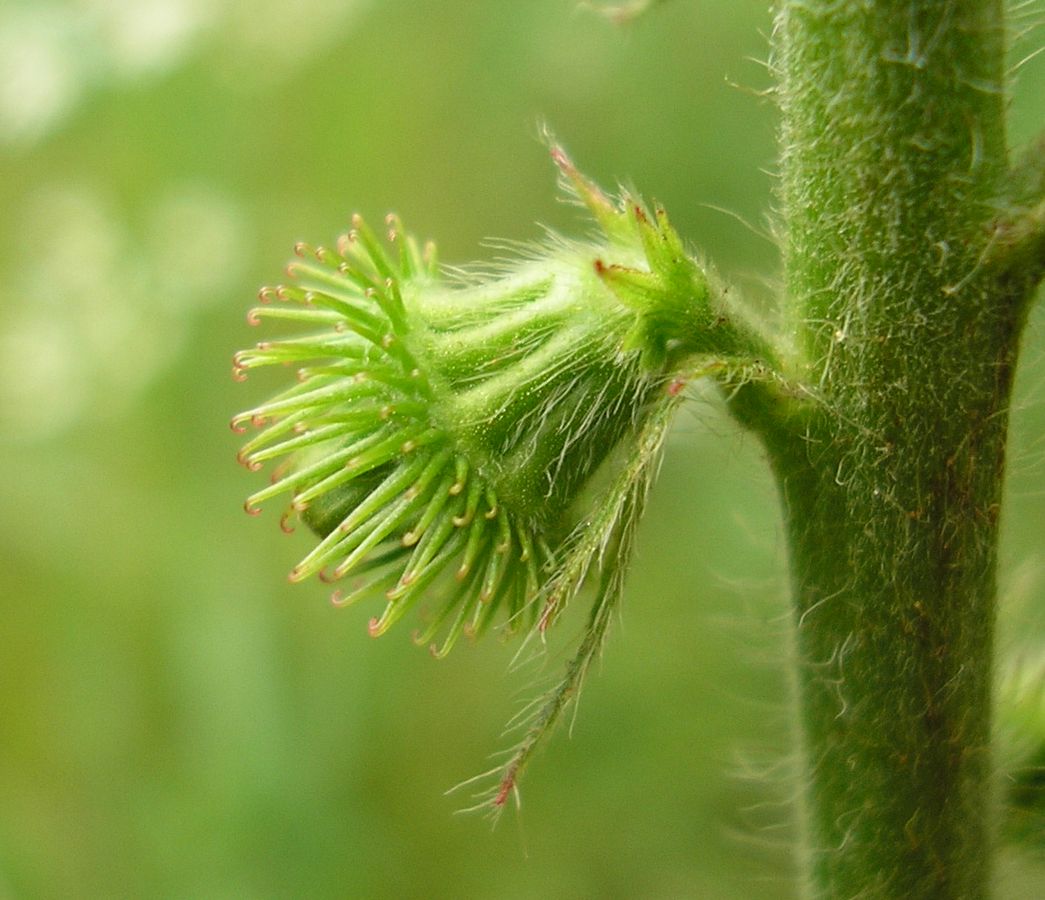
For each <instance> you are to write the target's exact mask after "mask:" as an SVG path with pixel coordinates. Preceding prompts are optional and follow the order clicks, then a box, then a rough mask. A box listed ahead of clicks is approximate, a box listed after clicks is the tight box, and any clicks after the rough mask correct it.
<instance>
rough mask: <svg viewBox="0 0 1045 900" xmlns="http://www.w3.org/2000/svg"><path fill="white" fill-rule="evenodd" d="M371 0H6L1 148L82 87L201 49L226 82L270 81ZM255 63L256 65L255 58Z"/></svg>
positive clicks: (92, 88)
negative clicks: (247, 75) (243, 74)
mask: <svg viewBox="0 0 1045 900" xmlns="http://www.w3.org/2000/svg"><path fill="white" fill-rule="evenodd" d="M369 2H370V0H297V2H294V3H287V2H285V0H254V2H251V3H242V2H238V0H51V2H47V0H5V2H4V4H3V5H2V6H0V149H2V148H3V147H4V146H7V147H11V148H14V149H24V148H27V147H30V146H32V145H33V144H35V143H36V142H38V141H39V140H41V139H42V138H44V137H46V136H47V135H48V134H50V133H51V132H53V131H54V130H55V129H56V128H57V127H59V126H60V125H61V123H62V122H63V121H64V120H65V119H66V118H67V117H68V116H69V115H70V114H71V113H72V112H73V111H74V110H75V109H76V106H77V104H78V103H79V102H80V101H81V100H82V99H84V98H85V97H87V96H89V95H90V94H91V93H93V92H96V91H99V90H105V89H109V88H116V89H119V88H121V87H124V86H127V85H129V84H134V85H135V86H137V85H140V83H141V81H142V79H144V78H147V77H158V76H160V75H163V74H165V73H167V72H170V71H171V70H173V69H175V68H177V67H179V66H182V65H185V64H187V63H189V62H190V61H192V60H194V59H196V58H197V57H199V56H201V55H204V54H206V56H207V59H208V60H211V61H213V63H214V65H215V68H216V69H217V71H218V73H219V74H224V75H229V74H231V75H233V76H234V75H235V73H236V72H237V71H242V69H243V67H245V66H246V67H249V68H250V71H251V73H252V78H251V79H248V80H243V79H236V78H231V79H228V80H229V81H230V82H231V83H233V84H235V83H238V82H239V81H244V82H246V81H249V82H250V83H252V84H256V83H257V81H258V75H261V76H263V77H262V78H261V81H262V83H263V84H264V83H272V82H274V81H279V80H281V79H283V78H285V77H287V76H288V75H290V74H291V73H292V72H293V71H294V69H295V68H296V67H297V66H298V65H299V64H301V63H302V62H304V61H306V60H308V59H310V58H314V56H315V54H317V53H319V52H321V51H322V50H323V49H324V48H325V47H327V46H330V45H332V44H334V43H337V42H339V41H341V40H343V39H344V37H345V33H346V31H347V30H348V28H349V27H350V26H351V25H352V24H353V22H354V21H355V20H356V14H357V13H359V12H360V11H362V9H363V8H364V7H365V6H366V5H367V4H368V3H369ZM260 62H263V65H259V63H260Z"/></svg>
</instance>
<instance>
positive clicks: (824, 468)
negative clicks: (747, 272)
mask: <svg viewBox="0 0 1045 900" xmlns="http://www.w3.org/2000/svg"><path fill="white" fill-rule="evenodd" d="M774 42H775V44H774V54H775V60H774V62H775V64H776V67H777V69H778V72H779V78H780V98H781V111H782V130H781V138H782V180H781V211H782V214H783V217H784V221H785V224H786V229H787V234H786V245H785V277H786V287H787V292H788V303H789V309H790V312H791V314H792V327H793V330H794V334H795V338H796V341H795V343H796V345H797V346H798V347H799V348H800V350H801V359H800V360H799V361H798V362H797V363H796V366H797V367H798V368H800V369H803V370H804V372H805V380H806V382H807V383H808V384H809V385H810V388H811V391H812V393H813V394H815V399H814V400H812V401H811V402H810V403H809V404H807V405H806V406H807V408H806V409H804V410H803V411H800V412H795V413H793V414H791V415H789V416H787V417H786V418H782V417H780V416H779V415H777V416H773V415H770V414H768V413H767V412H766V407H765V404H764V403H763V402H762V399H761V398H760V397H759V396H758V390H757V387H754V388H752V389H750V390H746V391H739V392H737V394H736V395H735V396H734V398H733V405H734V411H735V412H736V413H737V415H738V417H739V418H740V419H741V420H742V421H744V422H745V423H747V424H748V425H750V426H751V427H753V428H754V429H755V430H757V431H759V432H760V434H761V435H762V437H763V439H764V442H765V444H766V446H767V449H768V451H769V455H770V459H771V463H772V466H773V468H774V470H775V473H776V475H777V477H778V481H779V485H780V491H781V495H782V500H783V507H784V514H785V520H786V528H787V534H788V539H789V546H790V557H791V567H792V584H793V592H794V603H795V625H796V631H797V638H796V645H797V655H798V684H799V692H800V709H801V726H802V736H803V738H802V739H803V745H804V746H803V750H804V754H805V758H806V766H807V768H806V779H807V785H806V807H807V810H806V822H805V826H806V841H805V843H806V851H807V859H808V866H809V873H808V874H809V885H810V890H811V893H812V894H813V895H815V896H817V897H831V898H850V897H882V898H885V897H889V898H894V897H895V898H905V900H912V898H930V897H931V898H934V900H942V898H958V897H961V898H980V897H985V896H987V895H988V892H989V882H990V877H991V865H990V858H991V849H992V841H993V823H992V818H993V816H992V795H991V784H992V766H991V755H990V746H989V733H990V720H991V716H990V708H991V672H992V637H993V631H994V618H995V598H996V589H995V568H996V558H997V545H998V511H999V503H1000V499H1001V490H1002V476H1003V471H1004V458H1005V440H1006V427H1007V409H1008V403H1009V396H1010V388H1011V383H1012V372H1013V367H1014V363H1015V358H1016V351H1017V345H1018V339H1019V332H1020V327H1021V325H1022V323H1023V318H1024V315H1025V309H1026V299H1027V296H1028V295H1029V292H1030V291H1031V290H1032V284H1031V283H1028V280H1027V279H1019V278H1013V277H1012V276H1011V273H1007V272H1005V271H1003V270H1002V269H1001V268H999V267H996V266H994V265H992V264H991V263H990V262H989V261H988V253H987V250H988V247H989V245H990V241H991V233H992V223H993V222H994V221H995V220H996V218H997V217H998V215H999V204H1000V202H1001V201H1000V199H999V198H1002V197H1004V196H1005V193H1006V178H1007V148H1006V139H1005V91H1004V53H1005V40H1004V20H1003V7H1002V3H1001V2H1000V0H948V2H942V0H830V2H827V0H823V2H820V0H781V2H780V3H779V4H778V11H777V21H776V29H775V35H774Z"/></svg>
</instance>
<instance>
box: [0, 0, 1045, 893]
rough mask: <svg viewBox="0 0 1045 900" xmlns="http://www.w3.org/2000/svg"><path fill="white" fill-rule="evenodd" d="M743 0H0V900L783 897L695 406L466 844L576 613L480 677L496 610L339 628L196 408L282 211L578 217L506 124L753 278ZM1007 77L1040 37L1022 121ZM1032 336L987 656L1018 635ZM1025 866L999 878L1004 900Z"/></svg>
mask: <svg viewBox="0 0 1045 900" xmlns="http://www.w3.org/2000/svg"><path fill="white" fill-rule="evenodd" d="M767 7H768V3H767V2H766V0H674V2H671V3H667V4H664V5H663V6H660V7H658V8H657V9H656V10H654V12H653V13H651V14H650V15H649V16H647V17H646V18H644V19H642V20H641V21H639V22H638V23H636V24H635V25H634V26H632V27H630V28H628V29H623V30H622V29H618V28H614V27H612V26H610V25H609V24H608V23H607V22H605V21H603V20H602V19H600V18H598V17H596V16H594V15H592V14H591V13H590V12H586V11H584V10H581V9H578V7H577V5H576V4H575V2H574V0H526V2H518V0H486V2H478V0H300V2H296V3H287V2H284V0H254V2H236V0H64V2H58V0H52V2H45V0H23V2H19V0H5V2H4V4H3V5H2V6H0V209H2V210H3V215H2V218H0V423H2V426H3V427H2V428H0V472H2V473H3V477H2V481H0V511H2V513H3V515H2V516H0V535H2V537H0V541H2V544H0V546H2V554H3V556H2V559H3V565H2V569H0V604H2V615H0V898H6V897H12V898H22V897H42V898H49V897H172V898H182V897H184V898H226V897H227V898H233V897H236V898H239V897H247V898H253V897H257V898H268V897H291V896H308V897H381V898H383V897H390V898H391V897H396V898H399V897H402V898H408V897H425V898H441V897H446V898H460V897H476V898H538V897H539V898H581V897H643V898H676V897H695V898H720V897H721V898H728V897H759V898H763V897H764V898H791V897H793V896H795V892H794V887H793V869H792V863H791V858H790V846H791V828H790V823H789V812H788V806H787V804H786V800H787V798H788V796H789V795H790V794H791V793H792V792H793V791H792V787H791V785H790V783H789V781H788V778H787V767H788V762H787V755H786V754H787V752H788V746H789V745H788V727H789V726H788V722H789V718H788V713H787V708H786V699H787V690H786V674H785V673H786V668H785V665H784V660H785V657H786V652H787V630H786V615H787V606H786V590H785V576H784V563H783V554H782V541H781V534H780V528H779V522H778V517H777V512H776V501H775V495H774V491H773V487H772V484H771V482H770V480H769V477H768V474H767V472H766V469H765V467H764V465H763V464H762V461H761V458H760V454H759V450H758V447H757V446H756V445H755V443H754V442H753V441H752V440H751V439H750V438H749V437H746V436H745V435H743V434H741V433H739V432H738V431H737V429H736V428H734V427H733V426H732V425H731V424H730V423H729V422H728V421H727V420H726V418H725V417H724V416H723V415H722V413H721V410H720V408H719V405H718V403H717V401H716V400H715V398H714V396H713V395H711V394H708V393H704V392H701V391H700V390H695V391H694V400H693V402H692V403H691V404H690V405H689V407H688V408H687V409H686V411H685V412H684V413H683V414H682V416H681V417H680V421H679V423H678V426H677V428H676V430H675V433H674V434H673V437H672V439H671V441H670V446H669V448H668V453H667V458H666V462H665V465H664V469H663V474H662V477H661V480H660V483H659V485H658V487H657V489H656V491H655V493H654V496H653V498H652V501H651V506H650V510H649V513H648V516H647V519H646V521H645V523H644V525H643V530H642V533H641V538H640V547H639V559H638V562H637V564H636V565H635V567H634V570H633V573H632V577H631V588H630V591H629V594H628V596H627V598H626V603H625V607H624V612H623V620H622V623H621V625H620V626H618V627H617V628H616V629H615V631H614V633H613V634H612V636H611V639H610V642H609V645H608V649H607V652H606V653H605V655H604V660H603V664H602V665H601V666H600V667H599V669H598V671H596V672H594V673H593V674H592V676H591V678H590V679H589V682H588V684H587V687H586V690H585V694H584V697H583V702H582V703H581V706H580V711H579V716H578V718H577V723H576V727H575V729H574V731H573V735H572V738H568V736H567V729H561V730H560V732H559V733H558V734H557V735H556V737H555V739H554V740H553V741H552V742H551V744H550V745H549V746H548V747H547V748H546V749H545V751H544V752H543V753H542V754H541V755H540V757H539V758H538V760H537V761H536V762H535V763H534V765H533V766H532V767H531V768H530V769H529V770H528V772H527V776H526V777H525V779H524V781H523V785H522V786H523V807H522V810H521V812H520V813H519V814H518V815H515V814H509V815H507V816H505V817H504V818H503V819H502V821H501V823H500V825H499V827H498V828H497V829H496V830H493V831H491V829H490V827H489V824H488V823H487V822H486V821H485V820H484V819H482V818H480V817H477V816H474V815H473V816H456V815H454V813H455V811H456V810H457V809H459V808H460V807H462V806H466V805H467V804H468V797H467V795H466V794H464V795H452V796H446V795H445V794H444V792H445V791H446V790H447V789H448V788H450V787H451V786H453V785H454V784H456V783H458V782H460V781H462V780H463V779H466V778H468V777H470V776H472V775H474V774H476V773H478V772H481V771H483V770H484V769H486V768H488V766H489V765H490V762H489V756H490V754H491V753H492V752H494V751H496V750H499V749H502V748H504V747H505V746H506V739H505V738H504V737H502V736H501V729H502V726H503V724H504V722H505V721H506V720H507V719H508V718H509V717H510V715H511V714H512V713H513V712H514V711H515V709H516V708H517V705H518V703H519V702H521V701H522V700H525V699H527V698H529V697H530V696H532V695H533V693H534V691H535V690H536V689H537V688H536V686H537V684H538V683H539V682H540V680H541V678H542V676H543V675H548V674H551V673H554V672H556V671H557V670H558V667H559V666H560V665H561V664H562V660H563V655H562V654H563V652H564V651H563V647H565V646H566V645H568V643H569V638H571V637H572V636H573V635H574V634H575V633H576V630H577V627H578V620H576V619H575V620H573V622H569V621H567V622H566V623H564V626H563V628H562V630H561V633H560V634H559V635H558V638H557V639H556V641H553V644H552V646H551V648H550V650H549V652H548V654H547V655H546V657H545V658H543V660H541V659H538V660H537V661H536V662H534V663H533V664H531V665H528V666H526V667H524V668H522V669H521V670H519V671H514V672H513V671H509V663H510V661H511V659H512V657H513V655H514V652H515V650H514V647H513V646H503V645H501V644H500V643H499V642H498V641H497V640H490V641H488V642H485V643H484V644H482V645H480V646H475V647H472V646H467V645H465V646H462V647H461V648H460V649H458V650H457V651H456V652H455V653H454V654H452V656H451V657H450V658H449V659H448V660H446V661H443V662H436V661H434V660H432V659H431V658H430V657H429V655H428V654H427V653H426V652H424V651H423V650H419V649H418V648H416V647H414V646H413V645H412V643H411V641H410V639H409V631H410V628H409V626H408V627H405V628H402V629H397V630H396V631H394V632H393V633H392V634H391V635H389V636H388V637H386V638H384V639H382V640H380V641H372V640H370V639H368V638H367V636H366V621H367V619H368V618H369V617H370V616H371V615H372V614H373V613H374V612H375V609H376V607H366V606H363V607H360V608H353V609H348V610H340V611H339V610H335V609H333V608H332V607H331V606H330V605H329V604H328V603H327V601H326V590H325V589H324V588H323V587H322V586H321V585H319V584H317V583H310V584H305V585H299V586H292V585H289V584H288V583H287V581H286V577H285V576H286V573H287V572H288V570H289V569H290V567H291V566H292V565H293V563H294V562H295V561H296V560H297V559H298V558H299V556H300V555H301V554H302V552H303V548H304V547H305V546H306V545H307V544H308V542H309V539H308V537H307V536H306V535H304V534H296V535H294V536H292V537H286V536H284V535H282V534H281V533H280V531H279V529H278V528H277V527H276V523H277V519H278V515H277V513H276V511H275V509H274V508H273V509H270V510H267V511H266V513H265V514H264V515H262V516H261V517H260V518H259V519H257V520H255V519H248V518H246V517H245V516H244V515H243V512H242V508H241V504H242V500H243V498H244V496H245V495H246V494H247V493H248V492H250V491H251V490H252V489H254V487H255V486H256V485H257V484H258V479H259V477H260V476H252V475H249V474H247V473H245V472H244V471H243V470H242V469H240V468H239V467H238V466H236V464H235V462H234V456H235V451H236V449H237V439H236V437H235V436H234V435H232V434H231V433H230V431H229V429H228V427H227V422H228V419H229V417H230V416H231V414H232V413H233V412H235V411H237V410H238V409H242V408H245V407H247V406H250V405H252V404H254V403H255V402H257V401H258V400H260V399H261V397H262V395H263V393H264V387H263V385H262V384H261V383H259V382H258V381H249V382H248V383H247V384H246V385H240V384H236V383H234V382H233V381H232V380H231V378H230V361H231V354H232V352H233V351H234V350H235V349H237V348H238V347H241V346H244V345H248V344H251V343H253V342H254V341H255V340H257V335H256V333H255V332H253V331H251V330H250V329H249V328H248V326H247V325H246V322H245V320H244V314H245V312H246V310H247V308H248V306H249V305H250V304H251V303H252V300H253V297H254V294H255V292H256V290H257V288H258V287H259V286H260V285H261V284H262V283H266V282H271V281H277V280H279V278H280V272H281V268H282V263H283V261H284V260H285V259H286V258H287V257H288V256H289V253H290V248H291V246H292V244H293V242H294V241H295V240H299V239H306V240H309V241H312V242H325V241H329V240H330V239H332V238H333V237H334V235H335V234H337V233H338V232H339V231H341V230H343V229H344V228H345V227H346V223H347V220H348V216H349V215H350V214H351V213H352V212H353V211H356V210H359V211H361V212H363V213H364V214H365V215H368V216H371V217H374V218H376V217H378V216H380V215H382V214H383V213H385V212H386V211H388V210H390V209H394V210H396V211H397V212H399V213H400V214H401V215H402V216H403V218H404V219H405V221H406V223H407V225H408V227H410V228H412V229H413V230H415V231H417V232H418V233H420V234H421V235H424V236H433V237H436V238H438V240H439V243H440V248H441V255H442V258H443V259H444V260H446V261H450V262H465V261H468V260H471V259H475V258H482V257H483V256H489V255H491V254H493V253H494V252H495V251H490V250H484V249H483V247H482V242H483V239H484V238H487V237H498V238H508V239H515V240H530V239H534V238H537V237H539V236H540V235H541V234H542V231H541V228H540V227H539V226H538V225H536V224H534V223H538V222H539V223H544V224H546V225H551V226H553V227H556V228H561V229H567V230H568V229H571V228H575V227H577V217H576V213H575V211H574V210H573V209H572V208H570V207H567V206H565V205H563V204H562V203H560V202H558V200H557V199H556V196H555V191H554V180H555V179H554V173H553V171H552V166H551V165H550V163H549V161H548V159H547V152H546V150H545V149H544V147H543V146H542V145H541V143H540V141H539V139H538V135H539V131H540V124H541V123H542V122H547V123H548V124H549V125H550V126H551V127H552V128H553V129H554V130H555V132H556V133H557V134H558V136H559V137H560V139H561V140H563V142H564V143H565V144H566V146H567V147H568V148H569V149H570V151H571V152H572V154H573V155H574V157H575V158H576V159H577V161H578V162H579V163H580V164H581V165H582V167H583V168H584V169H585V170H586V171H588V172H590V173H591V174H592V175H593V176H595V177H596V178H597V179H599V180H600V181H602V182H603V183H604V184H609V185H612V184H613V183H614V182H615V181H617V180H618V179H619V180H625V181H629V182H632V183H634V184H635V185H637V186H639V187H640V188H641V190H642V191H643V192H644V193H645V194H647V195H653V196H655V197H656V198H658V199H659V200H661V201H663V202H664V203H665V204H666V205H667V206H668V208H669V210H671V212H672V214H673V217H674V219H675V221H676V224H677V225H678V226H679V229H680V230H681V231H682V233H683V234H685V235H687V236H688V237H689V239H690V240H692V241H693V242H694V243H695V244H696V245H698V246H699V247H700V248H701V249H702V251H704V252H706V253H707V254H708V255H709V256H710V257H711V258H712V259H713V260H715V262H716V265H717V266H718V267H719V269H720V270H722V271H723V272H724V273H725V274H726V275H728V276H729V277H731V278H734V279H736V280H737V281H739V282H740V283H742V284H743V285H744V286H745V287H746V288H747V289H748V291H749V292H750V293H751V294H752V296H754V297H755V298H756V299H764V298H767V297H770V296H771V295H772V291H773V278H774V277H775V274H776V272H777V265H778V261H777V258H776V252H775V249H774V246H773V244H772V243H771V241H769V240H768V239H767V238H766V237H764V236H762V234H761V233H764V232H765V231H766V229H767V223H768V218H767V211H768V210H769V209H770V208H771V203H772V188H773V179H772V174H771V170H772V168H773V165H774V142H773V138H774V110H773V107H772V104H771V102H770V101H769V100H767V99H764V98H760V97H759V96H758V93H759V92H760V91H762V90H763V89H764V88H766V87H767V86H768V85H769V83H770V82H769V76H768V75H767V73H766V71H765V68H764V65H763V64H762V63H761V62H760V61H761V60H764V59H765V57H766V55H767V42H766V38H765V34H767V33H768V30H769V29H770V27H771V19H770V14H769V11H768V8H767ZM1033 49H1034V45H1033V43H1032V40H1031V39H1028V40H1024V41H1023V43H1022V44H1020V45H1019V46H1018V47H1017V48H1016V50H1015V51H1014V57H1013V59H1014V62H1015V61H1017V60H1019V59H1020V58H1022V57H1023V56H1025V55H1026V54H1027V53H1029V52H1030V51H1031V50H1033ZM1042 96H1045V58H1039V59H1038V60H1035V61H1032V62H1029V63H1028V64H1027V65H1026V66H1024V67H1023V69H1022V70H1021V80H1020V82H1019V84H1018V87H1017V90H1016V95H1015V100H1014V129H1013V130H1014V137H1015V139H1016V140H1020V139H1022V138H1025V137H1026V136H1027V135H1029V134H1030V133H1032V132H1033V130H1034V125H1035V122H1036V121H1038V122H1040V120H1041V119H1042V112H1043V108H1042V103H1041V98H1042ZM718 208H721V209H724V210H728V212H723V211H721V210H720V209H718ZM741 220H744V221H746V222H749V223H751V227H748V226H747V225H745V224H744V222H743V221H741ZM1043 323H1045V319H1043V318H1042V316H1041V315H1037V316H1036V318H1035V321H1034V322H1033V323H1032V327H1031V329H1030V332H1029V335H1028V345H1027V348H1026V354H1025V358H1024V366H1023V369H1022V370H1021V374H1020V384H1019V408H1018V411H1017V412H1016V415H1015V419H1014V429H1015V442H1014V452H1013V465H1012V472H1011V478H1010V489H1009V490H1010V496H1009V504H1008V508H1007V513H1006V514H1007V516H1008V519H1007V523H1006V532H1005V547H1004V580H1003V587H1004V594H1005V605H1004V609H1003V613H1002V616H1003V620H1002V638H1001V641H1002V650H1003V652H1008V651H1010V650H1014V649H1018V648H1020V647H1021V646H1022V645H1023V644H1025V643H1027V642H1032V643H1033V642H1034V641H1038V642H1039V643H1040V642H1041V641H1042V639H1043V635H1045V616H1043V614H1042V612H1041V608H1042V604H1041V603H1040V598H1041V594H1042V588H1043V577H1042V576H1043V571H1045V569H1043V557H1042V550H1041V534H1042V533H1045V532H1043V529H1045V491H1043V489H1042V487H1041V485H1042V483H1043V475H1045V456H1043V454H1045V406H1043V404H1042V396H1043V390H1042V389H1043V387H1045V353H1043V348H1045V335H1043V333H1042V331H1043ZM1036 610H1037V611H1036ZM1038 876H1040V870H1039V871H1038V873H1037V875H1036V874H1035V872H1034V869H1033V867H1032V866H1031V864H1029V863H1026V862H1020V863H1016V864H1013V865H1012V866H1010V867H1008V868H1007V871H1006V874H1005V878H1006V883H1007V888H1008V890H1009V891H1010V894H1011V896H1013V897H1019V896H1026V897H1030V896H1032V895H1033V893H1034V888H1033V885H1034V884H1035V883H1037V884H1038V885H1039V886H1040V883H1041V882H1035V878H1036V877H1038Z"/></svg>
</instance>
